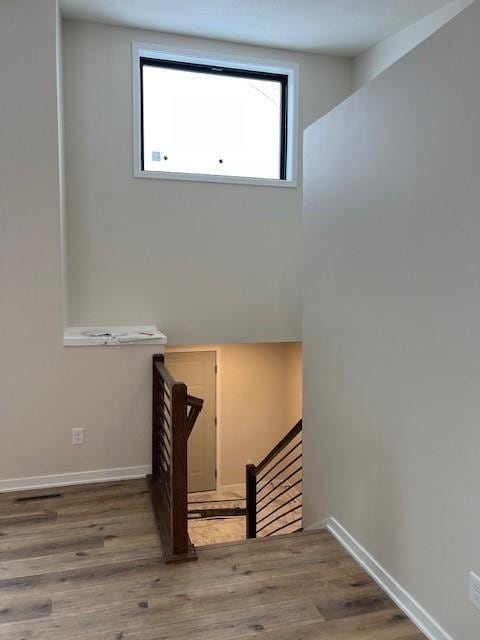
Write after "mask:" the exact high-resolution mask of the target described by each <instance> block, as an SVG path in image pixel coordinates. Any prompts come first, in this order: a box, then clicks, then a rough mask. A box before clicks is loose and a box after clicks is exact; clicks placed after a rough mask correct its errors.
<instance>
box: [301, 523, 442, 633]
mask: <svg viewBox="0 0 480 640" xmlns="http://www.w3.org/2000/svg"><path fill="white" fill-rule="evenodd" d="M313 529H328V531H330V533H331V534H332V535H333V536H334V537H335V538H336V539H337V540H338V542H339V543H340V544H341V545H342V546H343V547H344V548H345V549H346V551H348V553H349V554H350V555H351V556H353V558H355V560H356V561H357V562H358V563H359V564H360V565H361V566H362V567H363V568H364V569H365V571H366V572H367V573H368V574H369V575H370V577H372V578H373V579H374V580H375V582H376V583H377V584H378V585H379V586H380V587H381V588H382V589H383V591H385V592H386V593H387V594H388V595H389V596H390V598H391V599H392V600H393V601H394V602H395V603H396V604H397V605H398V606H399V607H400V609H401V610H402V611H403V612H404V613H405V614H406V615H407V616H408V617H409V618H410V620H411V621H412V622H413V623H414V624H415V625H416V626H417V627H418V628H419V629H420V631H422V633H424V634H425V635H426V636H427V638H429V639H430V640H453V638H452V637H451V636H450V635H449V634H448V633H447V632H446V631H445V629H443V628H442V627H441V625H440V624H438V622H436V620H434V619H433V618H432V616H431V615H430V614H429V613H428V612H427V611H425V609H424V608H423V607H422V606H421V605H420V604H419V603H418V602H417V601H416V600H415V598H413V597H412V596H411V595H410V594H409V593H408V592H407V591H406V590H405V589H404V588H403V587H402V586H401V585H400V584H399V583H398V582H397V581H396V580H395V578H393V577H392V576H391V575H390V574H389V573H388V571H386V570H385V569H384V568H383V567H382V566H381V564H380V563H379V562H377V560H375V558H374V557H373V556H372V555H370V553H369V552H368V551H367V550H366V549H365V548H364V547H362V545H361V544H360V543H359V542H357V540H355V538H354V537H353V536H352V535H351V534H350V533H349V532H348V531H347V530H346V529H345V528H344V527H342V525H341V524H340V523H339V522H338V521H337V520H336V519H335V518H327V519H326V520H323V521H322V522H318V523H316V524H314V525H312V526H310V527H307V530H313Z"/></svg>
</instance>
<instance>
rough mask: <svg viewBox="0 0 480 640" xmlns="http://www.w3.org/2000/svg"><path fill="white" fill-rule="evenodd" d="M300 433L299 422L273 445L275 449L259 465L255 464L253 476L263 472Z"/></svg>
mask: <svg viewBox="0 0 480 640" xmlns="http://www.w3.org/2000/svg"><path fill="white" fill-rule="evenodd" d="M301 431H302V421H301V420H299V421H298V422H297V424H296V425H295V426H294V427H293V428H292V429H290V431H289V432H288V433H287V435H286V436H284V437H283V438H282V439H281V440H280V442H279V443H278V444H277V445H275V447H273V449H272V450H271V451H270V453H268V454H267V455H266V456H265V458H264V459H263V460H262V461H261V462H260V464H257V466H256V467H255V475H258V474H259V473H260V472H261V471H263V470H264V469H265V468H266V467H267V466H268V465H269V464H270V462H272V460H274V458H276V457H277V456H278V454H279V453H281V452H282V451H283V450H284V449H285V447H288V445H289V444H290V442H291V441H292V440H293V439H294V438H295V436H298V434H299V433H300V432H301Z"/></svg>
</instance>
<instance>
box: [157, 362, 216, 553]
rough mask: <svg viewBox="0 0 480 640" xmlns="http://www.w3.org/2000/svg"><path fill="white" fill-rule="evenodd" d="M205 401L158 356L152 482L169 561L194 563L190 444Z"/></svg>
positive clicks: (158, 520)
mask: <svg viewBox="0 0 480 640" xmlns="http://www.w3.org/2000/svg"><path fill="white" fill-rule="evenodd" d="M202 405H203V400H200V398H195V397H194V396H189V395H188V394H187V387H186V385H185V384H184V383H183V382H177V381H176V380H175V379H174V378H173V376H172V374H171V373H170V371H169V370H168V369H167V368H166V366H165V361H164V357H163V355H154V356H153V391H152V473H151V475H150V476H148V477H147V480H148V485H149V489H150V496H151V499H152V506H153V510H154V513H155V518H156V521H157V526H158V530H159V533H160V538H161V541H162V548H163V551H164V554H165V561H166V562H182V561H185V560H195V559H196V557H197V553H196V551H195V547H194V546H193V545H192V543H191V541H190V538H189V535H188V494H187V443H188V438H189V436H190V434H191V433H192V429H193V427H194V425H195V422H196V420H197V417H198V415H199V413H200V411H201V410H202Z"/></svg>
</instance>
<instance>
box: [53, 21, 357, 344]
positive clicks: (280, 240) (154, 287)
mask: <svg viewBox="0 0 480 640" xmlns="http://www.w3.org/2000/svg"><path fill="white" fill-rule="evenodd" d="M132 41H143V42H158V43H159V45H161V44H162V43H163V44H166V45H173V46H179V47H187V48H188V49H195V50H199V51H205V50H207V51H213V52H219V53H220V54H223V55H225V54H239V55H244V56H248V57H258V58H263V59H267V60H268V59H270V60H272V59H273V60H286V61H293V62H297V63H299V64H300V66H301V113H300V123H301V127H302V129H303V127H304V126H307V125H309V124H311V123H312V122H313V121H315V120H316V119H317V118H318V117H320V116H321V115H323V114H324V113H325V112H327V111H328V110H329V109H331V108H332V107H334V106H335V105H336V104H337V103H338V102H340V101H341V100H342V99H343V98H345V97H346V96H347V95H349V93H350V91H351V62H350V61H348V60H343V59H339V58H329V57H325V56H318V55H310V54H304V55H302V54H299V53H292V52H288V51H279V50H273V49H264V48H259V47H250V46H240V45H229V44H225V43H220V42H215V41H208V40H201V39H195V38H184V37H177V36H172V35H164V34H159V33H153V32H144V31H138V30H134V29H126V28H122V27H111V26H105V25H99V24H91V23H81V22H66V23H65V29H64V58H65V60H64V66H65V73H64V78H65V122H66V158H67V214H68V258H69V297H70V322H71V323H72V324H98V323H100V324H101V323H113V324H124V323H126V324H135V323H137V324H138V323H141V324H142V323H156V324H158V326H160V327H161V328H162V330H163V331H164V332H165V333H166V334H167V335H168V337H169V340H170V342H171V343H174V344H180V343H183V344H185V343H212V342H261V341H267V342H271V341H277V340H281V341H288V340H299V339H300V338H301V291H300V235H301V200H302V194H301V187H298V188H296V189H288V188H274V187H258V186H255V187H252V186H245V185H228V184H212V183H198V182H187V181H185V182H178V181H167V180H148V179H138V178H137V179H134V178H133V175H132V165H133V161H132V95H131V94H132V87H131V85H132V78H131V43H132ZM300 151H301V150H300ZM300 180H301V172H300ZM300 184H301V181H300Z"/></svg>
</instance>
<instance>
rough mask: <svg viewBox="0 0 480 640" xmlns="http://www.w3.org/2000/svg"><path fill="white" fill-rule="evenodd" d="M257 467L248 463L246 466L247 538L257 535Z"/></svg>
mask: <svg viewBox="0 0 480 640" xmlns="http://www.w3.org/2000/svg"><path fill="white" fill-rule="evenodd" d="M255 469H256V467H255V465H254V464H247V466H246V477H245V485H246V498H247V504H246V507H247V532H246V535H247V538H256V537H257V478H256V476H255Z"/></svg>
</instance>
